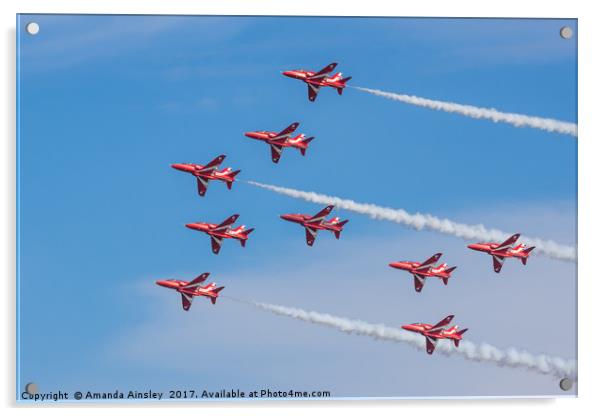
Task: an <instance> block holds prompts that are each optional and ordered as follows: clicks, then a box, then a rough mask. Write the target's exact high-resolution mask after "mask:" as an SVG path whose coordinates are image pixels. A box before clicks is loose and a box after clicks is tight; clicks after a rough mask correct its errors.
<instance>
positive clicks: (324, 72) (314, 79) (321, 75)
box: [282, 62, 351, 101]
mask: <svg viewBox="0 0 602 416" xmlns="http://www.w3.org/2000/svg"><path fill="white" fill-rule="evenodd" d="M336 66H337V64H336V62H333V63H331V64H330V65H328V66H327V67H325V68H323V69H321V70H320V71H318V72H313V71H306V70H304V69H295V70H292V71H284V72H283V73H282V75H284V76H287V77H290V78H294V79H299V80H301V81H303V82H305V83H306V84H307V93H308V96H309V101H314V100H315V99H316V97H317V96H318V92H319V91H320V87H332V88H336V89H337V91H338V93H339V95H342V94H343V88H345V87H346V86H347V85H345V83H346V82H347V81H349V80H350V79H351V77H347V78H343V74H342V73H341V72H337V73H336V74H334V75H333V76H332V77H331V76H329V75H330V73H331V72H332V71H334V69H335V68H336Z"/></svg>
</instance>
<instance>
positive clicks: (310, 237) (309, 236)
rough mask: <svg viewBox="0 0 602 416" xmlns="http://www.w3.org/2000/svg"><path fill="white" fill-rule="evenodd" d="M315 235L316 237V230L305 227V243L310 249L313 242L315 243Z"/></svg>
mask: <svg viewBox="0 0 602 416" xmlns="http://www.w3.org/2000/svg"><path fill="white" fill-rule="evenodd" d="M316 235H318V232H317V231H316V230H312V229H311V228H307V227H305V241H307V245H308V246H310V247H311V246H313V245H314V241H316Z"/></svg>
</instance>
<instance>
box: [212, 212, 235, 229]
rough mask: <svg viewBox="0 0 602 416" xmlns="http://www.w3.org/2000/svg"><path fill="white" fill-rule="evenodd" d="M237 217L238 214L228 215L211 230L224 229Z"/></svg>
mask: <svg viewBox="0 0 602 416" xmlns="http://www.w3.org/2000/svg"><path fill="white" fill-rule="evenodd" d="M237 219H238V214H234V215H230V216H229V217H228V218H226V219H225V220H224V221H222V223H221V224H218V225H217V227H215V228H214V229H213V231H224V230H225V229H226V228H228V227H229V226H230V225H232V224H234V223H235V222H236V220H237Z"/></svg>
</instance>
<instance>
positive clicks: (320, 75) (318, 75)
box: [308, 62, 337, 81]
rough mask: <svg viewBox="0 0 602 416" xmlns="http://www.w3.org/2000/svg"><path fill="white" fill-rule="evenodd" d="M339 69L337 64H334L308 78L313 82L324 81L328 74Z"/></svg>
mask: <svg viewBox="0 0 602 416" xmlns="http://www.w3.org/2000/svg"><path fill="white" fill-rule="evenodd" d="M336 67H337V63H336V62H333V63H331V64H330V65H328V66H325V67H324V68H322V69H320V70H319V71H318V72H316V73H315V74H313V75H312V76H311V77H308V78H309V79H311V80H314V81H315V80H322V79H324V78H326V77H327V76H328V74H330V73H331V72H332V71H334V69H335V68H336Z"/></svg>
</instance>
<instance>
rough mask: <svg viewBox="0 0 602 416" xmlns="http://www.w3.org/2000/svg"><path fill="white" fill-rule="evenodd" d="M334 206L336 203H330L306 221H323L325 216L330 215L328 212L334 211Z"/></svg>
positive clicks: (313, 222)
mask: <svg viewBox="0 0 602 416" xmlns="http://www.w3.org/2000/svg"><path fill="white" fill-rule="evenodd" d="M333 208H334V205H328V206H327V207H326V208H324V209H323V210H321V211H320V212H318V213H317V214H316V215H314V216H313V217H311V218H310V219H308V220H307V221H306V222H309V223H312V224H316V223H317V224H320V223H322V221H323V220H324V218H326V217H327V216H328V214H330V212H331V211H332V209H333Z"/></svg>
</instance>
